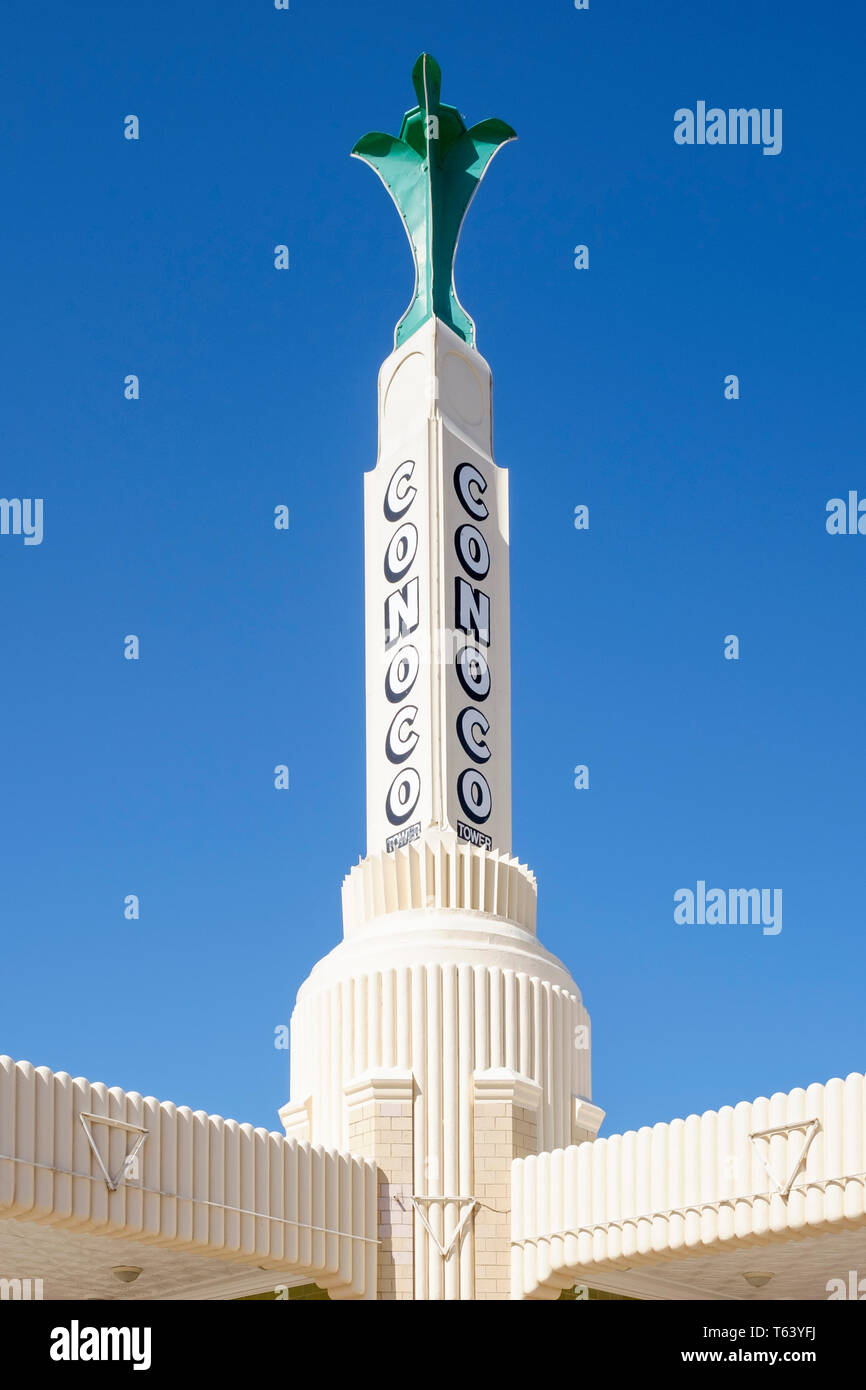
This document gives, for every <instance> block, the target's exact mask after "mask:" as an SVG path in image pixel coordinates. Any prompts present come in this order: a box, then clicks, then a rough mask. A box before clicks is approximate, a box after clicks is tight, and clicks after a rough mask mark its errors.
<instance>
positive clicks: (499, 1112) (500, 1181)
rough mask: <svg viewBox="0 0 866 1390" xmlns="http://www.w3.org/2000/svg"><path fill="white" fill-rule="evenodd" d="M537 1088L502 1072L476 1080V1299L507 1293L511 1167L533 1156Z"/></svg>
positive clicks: (477, 1076) (501, 1296)
mask: <svg viewBox="0 0 866 1390" xmlns="http://www.w3.org/2000/svg"><path fill="white" fill-rule="evenodd" d="M539 1099H540V1088H539V1087H537V1086H536V1085H535V1083H534V1082H532V1081H530V1080H529V1079H528V1078H526V1077H521V1076H519V1075H518V1074H516V1073H514V1072H508V1071H506V1070H505V1069H504V1068H502V1069H497V1070H494V1071H488V1072H476V1074H475V1117H474V1118H475V1125H474V1160H475V1196H476V1198H477V1199H478V1203H479V1205H478V1207H477V1208H476V1211H475V1251H476V1254H475V1297H476V1299H479V1300H492V1299H507V1298H509V1296H510V1293H511V1164H512V1161H513V1160H514V1159H515V1158H526V1157H527V1156H528V1155H529V1154H534V1153H537V1152H538V1102H539Z"/></svg>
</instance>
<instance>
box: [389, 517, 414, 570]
mask: <svg viewBox="0 0 866 1390" xmlns="http://www.w3.org/2000/svg"><path fill="white" fill-rule="evenodd" d="M417 554H418V531H417V529H416V528H415V527H414V526H413V525H412V523H411V521H404V522H403V525H402V526H400V527H398V528H397V530H396V531H395V532H394V534H393V536H392V537H391V539H390V540H389V542H388V549H387V550H386V551H385V578H386V579H387V580H388V582H389V583H390V584H398V583H399V582H400V580H401V579H402V578H403V575H404V574H406V573H407V572H408V571H409V570H410V569H411V568H412V561H413V560H414V559H415V556H416V555H417Z"/></svg>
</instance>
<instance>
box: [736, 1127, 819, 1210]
mask: <svg viewBox="0 0 866 1390" xmlns="http://www.w3.org/2000/svg"><path fill="white" fill-rule="evenodd" d="M820 1128H821V1122H820V1120H817V1119H814V1120H797V1121H795V1122H794V1123H792V1124H788V1125H773V1126H772V1128H771V1129H756V1130H755V1131H754V1132H753V1133H752V1134H750V1135H749V1141H750V1143H751V1145H752V1148H753V1149H754V1150H755V1153H756V1154H757V1155H758V1158H759V1159H760V1160H761V1163H762V1164H763V1166H764V1168H765V1170H766V1173H767V1176H768V1177H769V1179H770V1181H771V1182H773V1183H775V1187H774V1189H773V1194H774V1195H778V1196H780V1197H787V1196H788V1194H789V1192H790V1191H791V1188H792V1187H793V1186H794V1179H795V1178H796V1176H797V1174H798V1173H799V1171H800V1169H801V1168H802V1166H803V1164H804V1163H805V1161H806V1155H807V1153H808V1152H809V1148H810V1145H811V1143H812V1140H813V1139H814V1138H815V1135H816V1134H817V1133H818V1130H819V1129H820ZM798 1129H804V1130H805V1131H806V1133H805V1135H804V1138H803V1144H802V1147H801V1149H800V1152H799V1154H798V1155H797V1158H796V1160H795V1162H794V1166H793V1167H792V1169H791V1172H790V1174H789V1175H788V1179H787V1181H786V1182H785V1183H783V1182H782V1181H781V1180H780V1179H779V1178H777V1177H776V1174H775V1173H774V1172H773V1170H772V1168H771V1167H770V1164H769V1161H768V1159H767V1158H765V1156H764V1154H762V1153H761V1151H760V1149H759V1148H758V1147H757V1146H756V1144H755V1140H756V1139H767V1140H769V1139H772V1138H773V1137H774V1135H777V1134H779V1135H785V1136H787V1135H789V1134H792V1133H793V1132H794V1131H795V1130H798Z"/></svg>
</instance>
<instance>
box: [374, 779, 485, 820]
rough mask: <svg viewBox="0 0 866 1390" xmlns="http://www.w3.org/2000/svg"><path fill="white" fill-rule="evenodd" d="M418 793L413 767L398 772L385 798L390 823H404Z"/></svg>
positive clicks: (419, 789)
mask: <svg viewBox="0 0 866 1390" xmlns="http://www.w3.org/2000/svg"><path fill="white" fill-rule="evenodd" d="M420 795H421V778H420V777H419V775H418V773H417V772H416V771H415V769H414V767H406V768H404V769H403V771H402V772H398V773H397V776H396V777H395V778H394V780H393V782H392V783H391V785H390V787H389V788H388V795H387V796H386V798H385V814H386V815H387V817H388V819H389V821H390V822H391V824H392V825H404V824H405V822H406V821H407V820H408V819H409V817H410V816H411V814H412V812H413V811H414V810H415V807H416V806H417V805H418V797H419V796H420ZM467 814H468V812H467Z"/></svg>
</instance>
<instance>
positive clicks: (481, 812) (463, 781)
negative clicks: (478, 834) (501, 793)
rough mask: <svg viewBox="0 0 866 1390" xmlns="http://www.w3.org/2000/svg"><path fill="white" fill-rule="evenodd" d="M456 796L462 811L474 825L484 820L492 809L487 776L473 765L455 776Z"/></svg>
mask: <svg viewBox="0 0 866 1390" xmlns="http://www.w3.org/2000/svg"><path fill="white" fill-rule="evenodd" d="M457 797H458V800H459V802H460V805H461V806H462V807H463V810H464V813H465V814H466V815H467V816H468V817H469V819H470V820H474V821H475V824H476V825H481V824H482V823H483V822H484V821H486V820H487V818H488V817H489V815H490V812H491V811H492V809H493V798H492V797H491V795H490V788H489V786H488V785H487V778H486V777H482V775H481V773H480V772H478V771H477V770H476V769H475V768H474V767H467V769H466V771H465V772H461V774H460V776H459V777H458V778H457Z"/></svg>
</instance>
